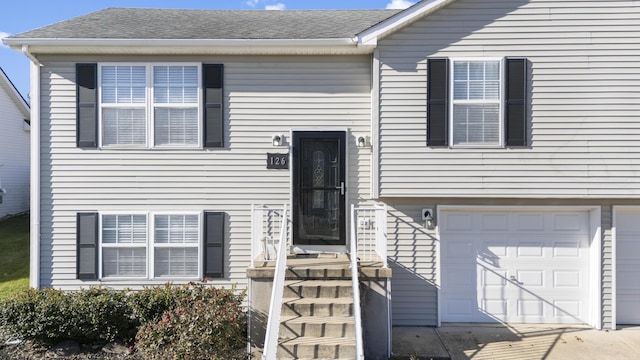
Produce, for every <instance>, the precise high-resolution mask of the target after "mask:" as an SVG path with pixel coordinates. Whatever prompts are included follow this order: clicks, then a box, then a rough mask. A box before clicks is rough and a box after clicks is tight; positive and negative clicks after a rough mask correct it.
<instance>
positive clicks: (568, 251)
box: [552, 240, 581, 259]
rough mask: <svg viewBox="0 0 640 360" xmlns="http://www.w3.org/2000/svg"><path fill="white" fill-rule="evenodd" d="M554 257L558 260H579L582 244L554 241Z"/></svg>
mask: <svg viewBox="0 0 640 360" xmlns="http://www.w3.org/2000/svg"><path fill="white" fill-rule="evenodd" d="M552 243H553V256H554V257H557V258H563V259H564V258H579V257H580V250H581V247H580V242H579V241H564V240H560V241H553V242H552Z"/></svg>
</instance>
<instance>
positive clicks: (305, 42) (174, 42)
mask: <svg viewBox="0 0 640 360" xmlns="http://www.w3.org/2000/svg"><path fill="white" fill-rule="evenodd" d="M2 41H3V42H4V43H5V44H6V45H9V46H11V47H17V46H20V45H22V46H23V48H24V46H47V45H55V46H94V47H95V46H187V47H192V46H239V47H248V46H267V47H268V46H277V47H280V46H349V45H351V46H354V45H357V40H356V41H354V39H353V38H329V39H87V38H49V39H43V38H12V37H9V38H4V39H3V40H2Z"/></svg>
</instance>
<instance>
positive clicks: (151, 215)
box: [98, 211, 204, 282]
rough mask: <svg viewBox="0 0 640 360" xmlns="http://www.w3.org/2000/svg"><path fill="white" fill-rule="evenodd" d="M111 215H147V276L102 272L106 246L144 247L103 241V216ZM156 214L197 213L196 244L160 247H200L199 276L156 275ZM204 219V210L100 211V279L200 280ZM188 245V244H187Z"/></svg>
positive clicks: (201, 276) (202, 274) (163, 245)
mask: <svg viewBox="0 0 640 360" xmlns="http://www.w3.org/2000/svg"><path fill="white" fill-rule="evenodd" d="M109 215H116V216H117V215H145V216H146V219H147V242H146V243H145V244H144V247H145V249H146V251H145V254H146V257H147V266H146V269H145V272H146V274H145V276H111V277H105V276H103V274H102V269H103V256H102V250H103V249H104V248H109V247H112V248H117V247H143V246H142V245H143V244H105V243H103V241H102V232H103V223H102V222H103V217H104V216H109ZM156 215H197V216H198V242H197V243H196V244H195V245H192V244H183V245H182V246H177V245H169V246H165V245H167V244H161V246H158V247H180V248H183V247H197V248H198V274H197V276H191V277H179V276H166V277H155V276H154V270H155V263H154V260H155V247H156V246H157V245H156V243H155V231H154V230H155V216H156ZM203 221H204V213H203V212H202V211H104V212H99V213H98V224H99V225H98V238H99V241H98V244H99V249H98V279H99V280H100V281H128V280H154V281H162V282H167V281H174V280H176V281H182V280H188V281H198V280H200V279H202V278H203V276H204V273H203V271H204V270H203V263H202V261H203V256H202V255H203V251H204V247H203V239H202V236H203V235H204V231H203ZM123 245H124V246H123ZM185 245H186V246H185Z"/></svg>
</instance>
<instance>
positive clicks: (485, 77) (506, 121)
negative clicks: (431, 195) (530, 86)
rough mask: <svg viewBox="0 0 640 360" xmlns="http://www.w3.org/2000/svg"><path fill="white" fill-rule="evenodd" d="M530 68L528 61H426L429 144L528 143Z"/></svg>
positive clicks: (453, 145)
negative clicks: (527, 105)
mask: <svg viewBox="0 0 640 360" xmlns="http://www.w3.org/2000/svg"><path fill="white" fill-rule="evenodd" d="M450 68H451V71H450ZM526 68H527V66H526V60H525V59H511V58H507V59H480V60H463V59H461V60H452V61H450V60H449V59H428V60H427V104H428V105H427V145H429V146H452V147H458V146H459V147H463V146H467V147H501V146H504V145H507V146H524V145H526V139H527V131H526V118H527V116H526V86H527V80H526Z"/></svg>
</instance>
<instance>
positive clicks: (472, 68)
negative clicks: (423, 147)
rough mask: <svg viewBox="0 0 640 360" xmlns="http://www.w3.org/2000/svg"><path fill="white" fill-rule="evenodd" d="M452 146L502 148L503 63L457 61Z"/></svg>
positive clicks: (454, 63) (454, 75)
mask: <svg viewBox="0 0 640 360" xmlns="http://www.w3.org/2000/svg"><path fill="white" fill-rule="evenodd" d="M452 106H453V111H452V114H453V115H452V120H451V121H452V131H451V139H452V140H451V144H452V145H453V146H456V145H493V146H499V145H501V143H502V141H501V131H500V62H499V61H454V62H453V101H452Z"/></svg>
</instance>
